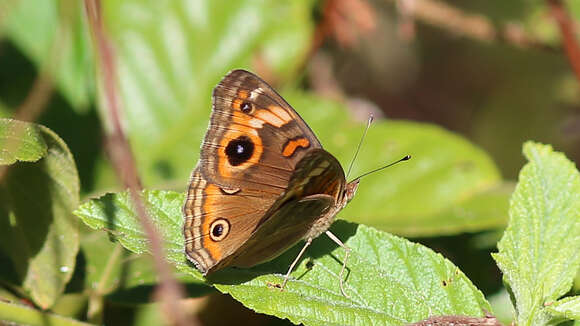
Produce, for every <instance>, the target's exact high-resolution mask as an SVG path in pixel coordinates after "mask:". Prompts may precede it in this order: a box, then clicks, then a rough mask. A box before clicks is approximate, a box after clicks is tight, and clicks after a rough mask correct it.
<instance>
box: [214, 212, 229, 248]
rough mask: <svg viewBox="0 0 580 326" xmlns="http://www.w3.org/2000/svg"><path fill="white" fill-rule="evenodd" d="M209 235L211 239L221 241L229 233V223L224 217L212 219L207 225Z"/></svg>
mask: <svg viewBox="0 0 580 326" xmlns="http://www.w3.org/2000/svg"><path fill="white" fill-rule="evenodd" d="M209 230H210V231H209V236H210V237H211V239H212V240H213V241H216V242H217V241H222V240H223V239H225V237H226V236H227V235H228V233H230V223H228V221H227V220H226V219H224V218H220V219H217V220H215V221H213V223H212V224H211V226H210V227H209Z"/></svg>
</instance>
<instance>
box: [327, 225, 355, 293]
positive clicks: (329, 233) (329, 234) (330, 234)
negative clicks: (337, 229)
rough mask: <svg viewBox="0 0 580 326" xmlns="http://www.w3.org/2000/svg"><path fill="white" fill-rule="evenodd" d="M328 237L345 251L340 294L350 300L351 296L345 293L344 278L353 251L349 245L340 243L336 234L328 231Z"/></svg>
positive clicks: (340, 276) (341, 270)
mask: <svg viewBox="0 0 580 326" xmlns="http://www.w3.org/2000/svg"><path fill="white" fill-rule="evenodd" d="M326 235H327V236H328V237H329V238H330V239H332V241H334V242H336V244H338V245H339V246H341V247H342V248H343V249H344V260H343V261H342V268H341V269H340V275H339V276H338V277H339V278H340V292H342V295H344V296H345V297H347V298H348V297H349V296H348V295H347V294H346V291H344V282H343V279H342V276H343V275H344V270H345V269H346V261H347V260H348V256H350V251H351V249H350V248H349V247H348V246H347V245H345V244H344V243H342V241H340V239H339V238H337V237H336V236H335V235H334V234H332V232H330V231H326Z"/></svg>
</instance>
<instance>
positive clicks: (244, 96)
mask: <svg viewBox="0 0 580 326" xmlns="http://www.w3.org/2000/svg"><path fill="white" fill-rule="evenodd" d="M238 97H239V98H241V99H242V100H245V99H247V98H248V91H246V90H243V89H240V90H239V91H238Z"/></svg>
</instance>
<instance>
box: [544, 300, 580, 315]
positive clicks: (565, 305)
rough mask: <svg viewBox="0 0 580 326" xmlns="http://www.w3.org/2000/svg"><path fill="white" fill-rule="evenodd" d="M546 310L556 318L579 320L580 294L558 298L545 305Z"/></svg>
mask: <svg viewBox="0 0 580 326" xmlns="http://www.w3.org/2000/svg"><path fill="white" fill-rule="evenodd" d="M546 310H547V311H548V312H549V313H551V314H552V315H553V316H554V317H557V318H561V319H575V320H580V296H575V297H567V298H564V299H562V300H558V301H556V302H554V303H552V304H549V305H546Z"/></svg>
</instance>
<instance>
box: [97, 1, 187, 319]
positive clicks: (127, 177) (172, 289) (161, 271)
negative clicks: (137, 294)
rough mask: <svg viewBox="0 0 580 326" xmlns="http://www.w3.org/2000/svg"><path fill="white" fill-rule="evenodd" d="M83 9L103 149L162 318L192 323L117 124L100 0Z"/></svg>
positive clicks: (110, 51)
mask: <svg viewBox="0 0 580 326" xmlns="http://www.w3.org/2000/svg"><path fill="white" fill-rule="evenodd" d="M85 9H86V13H87V16H88V20H89V25H90V28H91V32H92V35H93V42H94V44H95V49H96V52H97V53H96V54H97V55H96V58H97V63H98V64H97V67H98V68H99V74H97V76H98V77H99V78H100V80H99V84H100V85H101V86H102V89H103V96H104V99H103V101H101V103H102V104H101V105H102V108H103V109H104V110H106V114H105V115H104V116H105V117H106V119H107V118H108V119H107V120H106V121H105V129H106V130H105V131H106V136H107V150H108V152H109V155H110V156H111V159H112V161H113V166H114V168H115V171H116V173H117V176H118V177H119V179H121V181H122V182H123V185H124V186H125V187H127V188H128V189H129V193H130V195H131V199H132V201H133V204H134V206H135V209H136V211H137V216H139V221H140V223H141V226H142V227H143V229H144V231H145V234H146V235H147V238H148V240H149V244H150V248H151V254H152V256H153V261H154V265H155V269H156V271H157V274H158V275H159V277H160V282H159V286H158V288H157V296H158V297H159V298H160V301H161V307H162V311H163V312H164V314H165V317H166V319H167V320H168V321H169V322H171V323H173V324H175V325H182V326H185V325H194V324H196V321H195V320H193V319H191V318H188V317H187V316H186V315H185V314H184V312H183V310H182V309H181V308H180V306H179V301H180V300H181V299H182V298H184V297H185V291H184V289H183V287H182V286H181V285H180V284H179V283H177V281H176V280H175V279H174V278H173V276H172V271H171V268H170V266H169V264H168V263H167V261H166V260H165V258H164V257H165V252H164V250H163V245H162V241H161V237H160V235H159V233H158V232H157V231H156V230H155V228H154V226H153V223H152V222H151V219H150V217H149V215H148V213H147V210H146V209H145V204H144V203H143V200H142V199H141V196H140V193H141V190H142V189H141V182H140V179H139V176H138V174H137V168H136V163H135V158H134V157H133V153H132V151H131V147H130V145H129V142H128V140H127V137H126V136H125V133H124V130H123V128H122V126H121V113H122V112H121V107H120V101H119V97H118V93H117V91H116V90H117V78H116V76H117V73H116V65H115V58H114V54H113V48H112V44H111V42H110V40H109V39H108V36H107V35H106V33H105V30H104V26H103V21H102V19H103V17H102V15H101V2H100V0H85Z"/></svg>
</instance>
